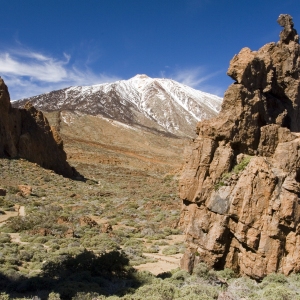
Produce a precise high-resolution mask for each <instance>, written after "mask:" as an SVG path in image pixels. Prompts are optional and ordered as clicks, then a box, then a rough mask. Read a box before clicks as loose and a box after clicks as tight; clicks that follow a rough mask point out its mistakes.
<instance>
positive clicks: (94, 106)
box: [12, 74, 222, 136]
mask: <svg viewBox="0 0 300 300" xmlns="http://www.w3.org/2000/svg"><path fill="white" fill-rule="evenodd" d="M27 101H30V102H31V103H32V105H34V106H35V107H36V108H37V109H40V110H42V111H48V112H50V111H57V110H66V111H72V112H80V113H84V114H89V115H101V116H103V117H106V118H110V119H113V120H117V121H119V122H122V123H125V124H128V125H131V126H142V127H143V128H146V129H147V128H148V129H154V130H156V131H157V130H159V131H162V132H165V133H171V134H175V135H177V136H194V128H195V125H196V123H197V122H198V121H201V120H204V119H208V118H211V117H213V116H216V115H217V114H218V112H219V110H220V106H221V103H222V98H220V97H218V96H215V95H212V94H208V93H204V92H201V91H198V90H195V89H193V88H191V87H188V86H186V85H183V84H180V83H178V82H176V81H174V80H171V79H161V78H150V77H148V76H147V75H144V74H143V75H136V76H134V77H133V78H131V79H129V80H120V81H116V82H114V83H105V84H98V85H92V86H76V87H69V88H65V89H61V90H57V91H53V92H50V93H46V94H42V95H38V96H34V97H31V98H26V99H21V100H18V101H15V102H13V103H12V105H13V106H14V107H22V106H23V105H24V104H25V103H26V102H27Z"/></svg>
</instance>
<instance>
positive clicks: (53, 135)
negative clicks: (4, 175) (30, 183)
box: [0, 79, 74, 177]
mask: <svg viewBox="0 0 300 300" xmlns="http://www.w3.org/2000/svg"><path fill="white" fill-rule="evenodd" d="M4 156H5V157H11V158H16V157H21V158H25V159H27V160H29V161H31V162H35V163H37V164H39V165H41V166H42V167H44V168H47V169H52V170H54V171H55V172H57V173H59V174H62V175H64V176H67V177H71V176H73V175H74V170H73V169H72V168H71V167H70V165H69V164H68V163H67V161H66V153H65V152H64V150H63V142H62V140H61V138H60V136H59V134H58V133H57V132H56V130H55V128H51V127H50V125H49V123H48V121H47V119H46V118H45V117H44V115H43V114H42V112H40V111H38V110H36V109H35V108H34V107H33V106H32V105H30V104H29V103H28V104H26V105H25V107H24V109H17V108H12V107H11V104H10V98H9V92H8V89H7V86H6V85H5V83H4V81H3V80H2V79H0V157H4Z"/></svg>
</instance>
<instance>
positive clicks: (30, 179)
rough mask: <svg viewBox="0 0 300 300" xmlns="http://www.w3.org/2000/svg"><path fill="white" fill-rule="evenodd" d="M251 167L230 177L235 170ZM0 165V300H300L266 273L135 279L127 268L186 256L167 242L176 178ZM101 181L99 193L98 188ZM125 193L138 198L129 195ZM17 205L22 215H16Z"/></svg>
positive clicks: (296, 289)
mask: <svg viewBox="0 0 300 300" xmlns="http://www.w3.org/2000/svg"><path fill="white" fill-rule="evenodd" d="M249 160H250V158H249V159H248V162H247V161H244V160H243V161H242V162H241V164H239V165H238V166H236V167H235V168H234V169H233V171H232V172H237V173H238V172H240V171H241V170H243V169H244V168H245V166H246V165H247V164H248V163H249ZM1 162H2V173H1V185H4V187H5V188H6V190H7V191H9V192H8V193H7V195H6V196H2V197H1V198H0V209H1V211H2V214H1V215H0V217H2V218H5V219H3V220H5V221H4V222H2V224H1V225H2V226H1V227H0V291H1V292H2V294H1V295H0V300H1V299H3V300H6V299H33V298H32V297H33V296H36V298H34V299H50V300H64V299H67V300H68V299H70V300H71V299H73V300H79V299H80V300H81V299H83V300H84V299H89V300H92V299H94V300H101V299H108V300H112V299H124V300H129V299H130V300H135V299H136V300H138V299H143V300H144V299H145V300H147V299H149V300H150V299H151V300H155V299H170V300H171V299H174V300H175V299H185V300H193V299H218V297H219V295H220V294H222V293H223V294H224V295H225V296H226V297H227V298H228V299H241V298H245V299H249V300H250V299H251V300H256V299H291V300H292V299H293V300H294V299H300V279H299V278H300V277H299V275H297V274H293V275H290V276H288V277H285V276H283V275H280V274H271V275H269V276H267V277H266V278H265V279H264V280H263V281H262V282H261V283H257V282H256V281H254V280H251V279H249V278H243V277H242V278H237V276H236V274H235V273H234V272H233V271H232V270H230V269H225V270H222V271H214V270H211V269H209V268H208V267H207V266H206V265H205V264H204V263H200V264H198V265H197V266H196V267H195V269H194V272H193V274H189V273H187V272H185V271H183V270H178V269H175V270H173V271H171V272H166V273H163V274H161V275H159V276H155V275H153V274H151V273H149V272H142V271H138V272H137V271H136V270H135V269H134V268H133V266H137V265H141V264H145V263H151V262H155V259H154V258H153V257H151V255H152V254H153V255H164V256H165V257H170V256H176V255H178V254H179V253H182V252H183V251H184V245H183V243H182V242H174V241H173V238H172V237H174V236H176V235H178V234H180V233H181V229H180V228H174V227H176V225H175V224H177V223H178V220H179V209H180V203H179V200H178V198H177V197H176V192H175V191H176V188H177V187H176V186H177V182H176V177H174V176H170V175H168V176H165V177H164V176H161V177H160V176H158V174H155V176H154V175H153V177H151V175H149V174H146V173H143V172H136V173H134V175H133V174H132V172H131V171H130V172H129V171H128V169H122V168H117V167H112V166H102V168H103V169H99V168H94V169H93V168H89V172H90V173H91V174H92V176H93V178H95V179H93V180H92V181H93V183H91V182H88V183H87V182H84V181H72V180H70V179H67V178H64V177H62V176H58V175H56V174H54V173H53V172H50V171H47V170H43V169H41V168H39V167H37V166H35V165H34V164H31V163H29V162H26V161H24V160H21V161H18V160H5V159H3V160H2V161H1ZM116 169H118V172H116ZM19 170H21V172H19ZM96 174H98V175H97V176H99V177H97V176H96ZM104 174H105V176H104ZM100 178H101V186H99V185H98V184H97V183H96V182H97V181H100ZM103 178H105V180H104V179H103ZM149 178H150V179H151V186H149V184H147V181H148V180H149ZM136 182H139V184H138V186H137V185H136ZM125 183H126V184H127V185H128V188H127V189H124V188H123V187H124V185H125ZM19 184H23V185H30V186H31V187H32V193H31V194H30V195H28V196H27V197H22V196H19V195H17V193H18V188H17V186H18V185H19ZM131 185H132V186H133V189H134V190H135V191H137V189H138V188H139V189H140V190H139V191H138V193H134V194H132V189H131V188H130V186H131ZM9 187H11V188H9ZM99 190H100V191H99ZM140 195H143V197H141V196H140ZM21 206H24V207H25V212H26V214H25V215H18V209H20V207H21ZM10 216H11V217H10ZM148 255H150V256H148ZM274 291H275V292H276V294H275V295H274Z"/></svg>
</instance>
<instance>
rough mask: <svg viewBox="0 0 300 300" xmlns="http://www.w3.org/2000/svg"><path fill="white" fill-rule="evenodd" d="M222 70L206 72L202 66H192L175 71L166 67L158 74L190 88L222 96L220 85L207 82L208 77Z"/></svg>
mask: <svg viewBox="0 0 300 300" xmlns="http://www.w3.org/2000/svg"><path fill="white" fill-rule="evenodd" d="M223 72H224V71H223V70H218V71H215V72H211V73H208V72H207V71H206V69H205V68H204V67H193V68H186V69H176V70H175V71H171V70H170V69H168V70H167V71H161V72H160V75H161V77H166V78H171V79H174V80H176V81H178V82H180V83H182V84H185V85H187V86H190V87H192V88H195V89H199V90H202V91H204V92H208V93H214V94H216V95H221V96H223V92H224V90H223V89H222V88H221V87H220V86H217V85H214V84H209V83H208V81H209V80H210V79H212V78H214V77H216V76H218V75H220V74H222V73H223Z"/></svg>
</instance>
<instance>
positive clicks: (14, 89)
mask: <svg viewBox="0 0 300 300" xmlns="http://www.w3.org/2000/svg"><path fill="white" fill-rule="evenodd" d="M70 60H71V56H70V55H68V54H66V53H63V54H62V57H61V58H56V57H52V56H49V55H45V54H43V53H40V52H37V51H32V50H28V49H25V48H22V47H20V48H18V49H9V50H6V51H1V50H0V75H1V76H2V77H3V78H4V79H5V81H6V83H7V85H8V86H9V90H10V93H11V98H12V99H13V100H16V99H20V98H25V97H29V96H33V95H38V94H41V93H45V92H49V91H51V90H55V89H60V88H63V87H67V86H73V85H92V84H99V83H104V82H112V81H116V80H118V79H120V78H119V77H117V76H110V75H107V74H105V73H99V74H97V73H95V72H93V71H92V70H91V69H90V68H88V67H87V66H86V65H84V66H80V67H79V66H76V65H75V64H70Z"/></svg>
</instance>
